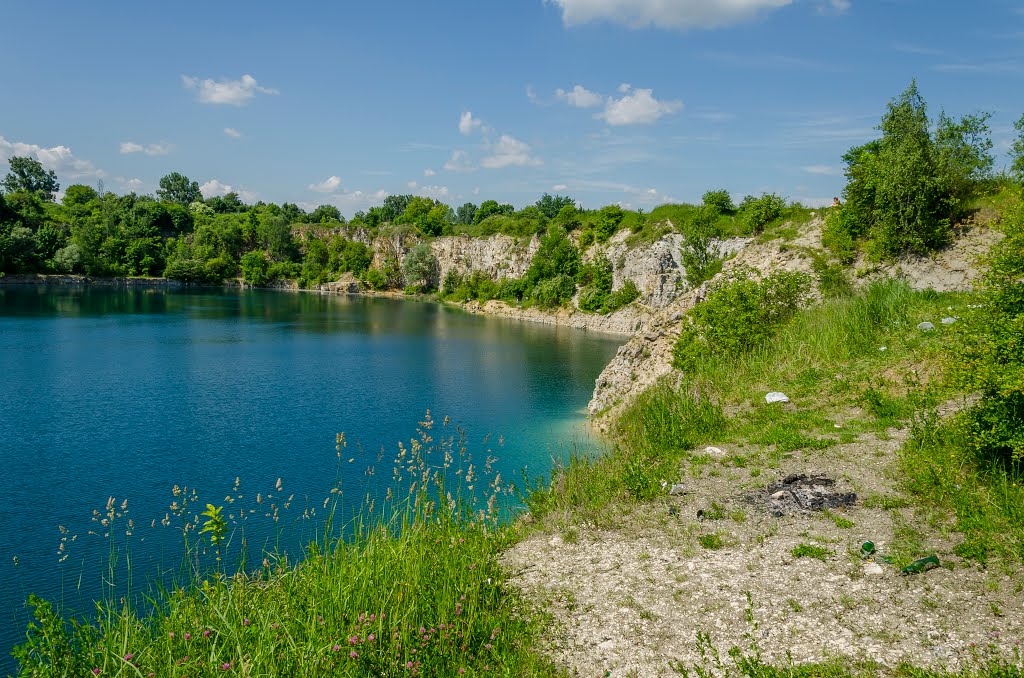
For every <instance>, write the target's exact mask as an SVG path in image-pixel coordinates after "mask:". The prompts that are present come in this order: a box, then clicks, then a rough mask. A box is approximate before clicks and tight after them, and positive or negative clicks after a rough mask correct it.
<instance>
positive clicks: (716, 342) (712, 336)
mask: <svg viewBox="0 0 1024 678" xmlns="http://www.w3.org/2000/svg"><path fill="white" fill-rule="evenodd" d="M809 289H810V280H809V278H808V276H807V275H805V274H803V273H796V272H792V271H777V272H775V273H772V274H771V275H768V276H766V277H765V278H764V279H762V280H760V281H757V280H754V279H752V278H749V277H746V274H745V273H744V272H743V271H738V272H734V273H733V274H732V275H731V276H730V277H729V278H728V279H726V280H725V281H722V282H720V283H718V284H716V285H714V286H713V287H712V289H711V290H710V291H709V293H708V297H707V299H706V300H705V301H704V302H703V303H700V304H697V305H696V306H695V307H694V308H693V310H692V311H690V314H689V318H690V324H689V325H687V326H685V327H684V328H683V330H682V333H681V334H680V336H679V339H678V341H677V342H676V345H675V347H674V348H673V365H674V366H675V367H677V368H679V369H681V370H690V369H692V368H693V367H694V366H695V365H696V364H698V363H700V362H701V361H703V360H704V359H705V358H706V357H708V356H737V355H741V354H743V353H746V352H747V351H749V350H750V349H752V348H754V347H755V346H758V345H760V344H762V343H763V342H764V341H766V340H767V339H768V338H769V337H771V336H772V335H773V334H774V333H775V331H776V329H777V328H778V327H779V326H781V325H782V324H783V323H784V322H786V321H787V320H789V318H790V317H792V315H793V314H794V313H795V312H796V310H797V309H798V308H799V307H800V305H801V304H802V303H803V302H804V301H805V300H806V298H807V293H808V291H809Z"/></svg>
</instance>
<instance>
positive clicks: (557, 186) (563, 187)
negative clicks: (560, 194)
mask: <svg viewBox="0 0 1024 678" xmlns="http://www.w3.org/2000/svg"><path fill="white" fill-rule="evenodd" d="M568 189H569V187H568V186H566V185H565V184H555V185H554V186H552V187H551V190H552V191H565V190H568Z"/></svg>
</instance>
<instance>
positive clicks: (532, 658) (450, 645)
mask: <svg viewBox="0 0 1024 678" xmlns="http://www.w3.org/2000/svg"><path fill="white" fill-rule="evenodd" d="M432 427H433V422H432V421H431V420H430V419H429V416H428V418H427V421H425V422H421V428H420V430H419V436H418V437H417V438H416V439H413V440H411V441H410V444H409V445H408V446H400V449H399V452H398V454H397V455H396V457H395V470H394V483H392V485H391V486H390V488H389V491H388V492H387V494H386V495H385V496H384V497H382V498H377V499H376V500H371V501H376V503H377V507H376V510H374V508H373V506H370V505H364V506H363V507H361V510H360V511H359V512H358V513H357V514H356V515H355V516H354V517H353V518H352V519H351V520H348V521H344V523H342V522H341V521H340V520H339V521H337V523H336V527H337V529H334V528H332V527H325V533H324V535H323V536H322V537H321V538H320V539H318V540H316V541H314V542H313V543H311V544H310V545H309V546H308V550H307V553H306V555H305V557H304V558H303V559H302V560H301V562H288V561H287V559H286V558H284V557H282V556H275V555H273V554H266V555H265V557H264V559H263V561H262V566H261V567H259V568H257V569H255V570H249V571H246V570H243V569H240V570H238V571H236V572H234V573H233V574H225V575H221V576H217V575H216V574H214V575H213V576H208V577H207V578H202V576H201V575H199V576H197V578H196V579H195V580H193V581H191V582H189V583H187V584H185V585H182V586H179V587H176V588H174V589H173V590H169V591H154V592H152V593H151V594H150V598H149V599H148V600H146V601H139V600H134V599H132V598H131V597H127V598H117V597H109V596H108V597H106V598H105V599H103V600H101V601H99V602H98V603H97V607H96V612H95V614H94V615H92V616H91V617H90V618H88V619H75V620H65V619H63V618H62V617H61V616H60V614H59V613H58V612H56V611H54V610H53V609H52V607H51V606H50V605H49V604H48V603H45V602H44V601H40V600H38V599H34V600H33V601H32V602H33V604H34V605H35V606H36V622H35V623H34V624H32V625H31V626H30V628H29V631H28V640H27V642H26V643H25V644H24V645H22V646H21V647H20V648H18V650H17V651H16V655H17V658H18V659H19V661H20V664H21V672H22V675H26V676H76V677H77V676H92V675H96V676H125V677H127V676H182V677H184V676H189V677H193V676H225V675H237V676H367V675H381V676H385V675H386V676H399V675H410V676H411V675H425V676H435V675H445V676H448V675H450V676H457V675H483V674H490V673H501V674H503V675H538V676H542V675H555V670H554V669H553V668H552V666H551V665H550V664H549V663H548V662H547V661H546V660H545V659H543V658H541V657H540V656H539V654H538V653H536V652H534V651H533V648H534V647H535V646H536V639H537V637H538V636H539V631H540V628H541V624H542V623H543V619H542V618H541V617H540V616H539V615H537V614H535V613H534V612H533V611H532V610H531V609H530V608H529V607H528V606H527V605H526V604H525V602H524V601H523V600H522V598H521V597H520V596H519V595H518V594H517V593H516V592H515V591H513V590H512V589H510V588H509V587H508V586H507V583H506V578H505V577H506V575H505V574H504V573H503V571H502V570H501V568H500V567H499V565H498V560H497V558H498V555H499V553H500V551H501V549H502V547H503V546H504V545H505V544H507V539H508V534H509V532H508V528H507V527H505V526H504V525H502V523H501V522H500V521H499V519H498V501H499V496H500V495H501V494H502V493H503V492H504V491H505V488H504V487H503V486H502V483H501V480H500V478H498V477H488V476H487V475H486V474H485V473H484V467H485V466H486V465H487V463H486V462H484V464H483V465H482V466H481V467H476V466H474V465H473V463H472V462H471V461H468V457H466V456H463V455H461V454H459V450H458V449H455V447H454V446H453V443H452V439H451V438H449V439H444V438H442V439H441V440H439V441H435V440H434V438H433V433H432V430H431V429H432ZM479 489H486V491H485V492H483V493H481V492H479ZM205 573H206V574H207V575H209V574H210V571H209V568H207V569H206V570H205Z"/></svg>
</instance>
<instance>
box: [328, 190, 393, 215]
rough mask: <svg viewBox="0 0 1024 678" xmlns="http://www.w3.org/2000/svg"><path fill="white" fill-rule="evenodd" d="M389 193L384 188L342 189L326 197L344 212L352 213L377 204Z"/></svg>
mask: <svg viewBox="0 0 1024 678" xmlns="http://www.w3.org/2000/svg"><path fill="white" fill-rule="evenodd" d="M388 195H390V194H389V193H388V192H387V191H385V190H384V189H380V190H377V191H369V192H367V191H342V192H340V193H334V194H332V195H331V197H330V198H329V199H328V202H329V203H330V204H332V205H334V206H335V207H337V208H338V209H339V210H341V211H342V213H344V214H352V213H354V212H356V211H359V210H366V209H368V208H369V207H370V206H372V205H379V204H381V203H382V202H383V201H384V198H386V197H388Z"/></svg>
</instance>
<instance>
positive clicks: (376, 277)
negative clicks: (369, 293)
mask: <svg viewBox="0 0 1024 678" xmlns="http://www.w3.org/2000/svg"><path fill="white" fill-rule="evenodd" d="M363 282H364V283H366V286H367V287H369V288H370V289H371V290H385V289H387V287H388V278H387V276H386V275H384V273H383V272H382V271H381V270H380V269H379V268H376V267H374V266H371V267H370V268H368V269H366V272H365V273H363Z"/></svg>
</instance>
